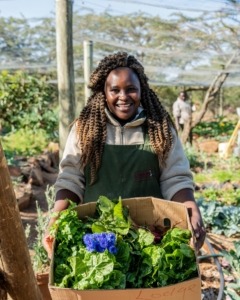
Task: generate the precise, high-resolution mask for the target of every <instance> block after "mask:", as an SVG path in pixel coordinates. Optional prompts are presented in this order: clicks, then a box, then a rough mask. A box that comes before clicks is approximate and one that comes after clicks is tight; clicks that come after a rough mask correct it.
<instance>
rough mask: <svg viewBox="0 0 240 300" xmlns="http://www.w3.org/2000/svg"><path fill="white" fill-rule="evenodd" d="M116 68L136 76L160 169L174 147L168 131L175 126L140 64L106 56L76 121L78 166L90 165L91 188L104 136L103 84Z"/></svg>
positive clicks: (130, 58)
mask: <svg viewBox="0 0 240 300" xmlns="http://www.w3.org/2000/svg"><path fill="white" fill-rule="evenodd" d="M119 67H128V68H130V69H132V70H133V71H134V72H135V73H136V74H137V76H138V79H139V81H140V86H141V105H142V107H143V108H144V109H145V111H146V122H147V128H148V133H149V138H150V142H151V145H152V147H153V149H154V151H155V152H156V154H157V155H158V158H159V161H160V164H161V165H162V166H164V165H165V161H166V158H167V156H168V153H169V151H170V149H171V147H172V145H173V135H172V130H171V128H172V127H173V128H175V126H174V124H173V122H172V120H171V117H170V115H169V114H168V112H167V111H166V110H165V108H164V107H163V106H162V104H161V103H160V101H159V99H158V97H157V95H156V94H155V93H154V91H153V90H152V89H151V88H150V87H149V84H148V78H147V76H146V75H145V73H144V68H143V66H142V65H141V64H140V62H139V61H138V60H137V59H136V58H135V57H134V56H132V55H128V53H126V52H117V53H115V54H111V55H109V56H106V57H105V58H104V59H102V60H101V61H100V63H99V65H98V67H97V68H96V69H95V71H93V73H92V74H91V76H90V81H89V85H88V87H89V88H90V89H91V91H92V94H91V96H90V97H89V99H88V102H87V104H86V106H85V107H84V108H83V110H82V112H81V113H80V115H79V117H78V119H77V120H76V124H77V136H78V140H79V145H80V149H81V152H82V155H81V163H82V165H83V167H85V166H86V165H88V164H89V165H90V176H91V184H93V183H94V182H95V181H96V178H97V171H98V169H99V168H100V165H101V157H102V154H103V149H104V144H105V141H106V136H107V125H106V123H107V118H106V113H105V107H106V96H105V92H104V86H105V81H106V79H107V77H108V75H109V73H110V72H111V71H112V70H114V69H116V68H119Z"/></svg>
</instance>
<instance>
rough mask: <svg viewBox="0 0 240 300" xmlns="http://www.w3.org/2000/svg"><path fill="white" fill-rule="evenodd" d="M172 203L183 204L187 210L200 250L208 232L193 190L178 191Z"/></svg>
mask: <svg viewBox="0 0 240 300" xmlns="http://www.w3.org/2000/svg"><path fill="white" fill-rule="evenodd" d="M171 200H172V201H175V202H179V203H183V204H184V205H185V206H186V207H187V209H188V214H189V217H190V222H191V224H192V228H193V232H194V235H195V238H196V245H195V246H196V249H197V250H199V249H200V248H201V247H202V245H203V243H204V240H205V236H206V231H205V228H204V225H203V220H202V216H201V213H200V210H199V208H198V206H197V203H196V201H195V199H194V195H193V191H192V190H191V189H182V190H180V191H178V192H177V193H176V194H175V195H174V196H173V197H172V199H171Z"/></svg>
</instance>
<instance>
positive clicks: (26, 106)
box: [0, 71, 58, 137]
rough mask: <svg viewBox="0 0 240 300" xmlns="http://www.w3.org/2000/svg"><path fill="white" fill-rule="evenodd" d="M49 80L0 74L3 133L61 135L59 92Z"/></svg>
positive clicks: (23, 74) (31, 76)
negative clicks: (30, 131) (41, 131)
mask: <svg viewBox="0 0 240 300" xmlns="http://www.w3.org/2000/svg"><path fill="white" fill-rule="evenodd" d="M47 80H48V78H46V77H45V76H39V75H35V76H34V75H29V74H27V73H23V72H21V71H18V72H15V73H13V74H11V73H9V72H7V71H2V72H1V73H0V111H1V115H0V124H1V127H2V128H3V132H9V131H12V130H18V129H20V128H31V129H33V130H37V129H44V130H46V131H47V132H48V134H49V135H50V136H51V137H52V136H53V137H54V135H55V134H56V132H58V117H57V110H56V108H57V89H56V86H53V85H51V84H49V83H48V82H47Z"/></svg>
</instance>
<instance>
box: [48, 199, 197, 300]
mask: <svg viewBox="0 0 240 300" xmlns="http://www.w3.org/2000/svg"><path fill="white" fill-rule="evenodd" d="M122 203H123V205H124V206H127V207H128V208H129V214H130V217H131V219H132V220H133V221H134V222H135V223H136V224H138V225H141V226H149V227H152V226H161V227H166V224H167V226H171V227H178V228H182V229H190V230H191V231H192V229H191V225H190V221H189V217H188V212H187V208H186V207H185V206H184V205H183V204H181V203H176V202H171V201H166V200H162V199H158V198H153V197H143V198H141V197H139V198H129V199H123V200H122ZM76 209H77V213H78V216H79V218H80V219H82V218H84V217H86V216H89V217H92V216H93V215H94V213H95V210H96V202H90V203H87V204H83V205H81V206H78V207H77V208H76ZM53 266H54V255H53V259H52V262H51V270H50V276H49V290H50V293H51V297H52V300H93V299H97V300H112V299H114V300H123V299H124V300H151V299H154V300H157V299H160V300H161V299H164V300H176V299H181V300H192V299H194V300H200V299H201V279H200V275H199V270H198V276H197V277H196V278H193V279H190V280H186V281H183V282H180V283H177V284H173V285H168V286H165V287H160V288H139V289H113V290H102V289H101V290H100V289H99V290H74V289H68V288H59V287H57V286H54V272H53Z"/></svg>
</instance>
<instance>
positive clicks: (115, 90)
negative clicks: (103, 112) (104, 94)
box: [110, 89, 118, 94]
mask: <svg viewBox="0 0 240 300" xmlns="http://www.w3.org/2000/svg"><path fill="white" fill-rule="evenodd" d="M110 91H111V92H112V93H115V94H116V93H118V89H111V90H110Z"/></svg>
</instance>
